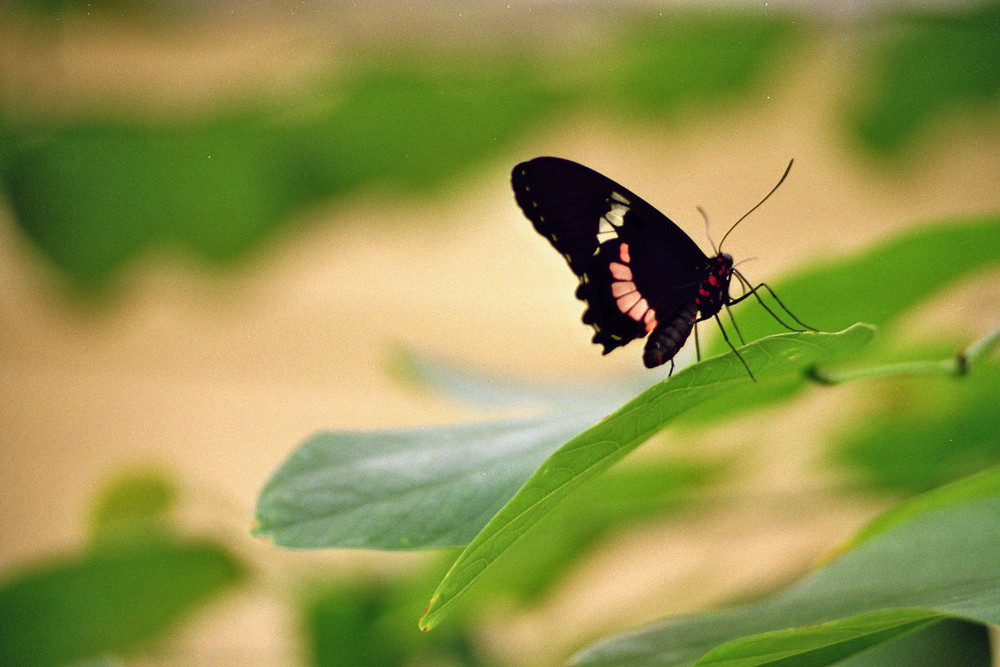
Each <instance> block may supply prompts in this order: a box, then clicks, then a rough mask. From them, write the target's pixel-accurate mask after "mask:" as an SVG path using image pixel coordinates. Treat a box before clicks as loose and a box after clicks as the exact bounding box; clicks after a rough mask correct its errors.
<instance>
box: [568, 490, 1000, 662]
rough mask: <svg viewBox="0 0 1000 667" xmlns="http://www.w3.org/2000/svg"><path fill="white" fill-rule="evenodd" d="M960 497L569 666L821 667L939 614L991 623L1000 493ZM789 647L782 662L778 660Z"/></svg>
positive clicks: (592, 650)
mask: <svg viewBox="0 0 1000 667" xmlns="http://www.w3.org/2000/svg"><path fill="white" fill-rule="evenodd" d="M976 484H979V483H978V482H976ZM962 495H963V494H955V495H954V498H956V499H958V500H957V501H956V502H955V503H953V504H951V505H943V506H942V505H938V506H936V507H934V509H932V510H930V511H927V512H922V513H919V514H916V515H912V516H909V518H908V519H907V520H905V521H902V522H899V523H896V524H894V525H892V526H891V527H889V528H888V529H887V530H885V531H882V532H880V533H878V534H876V535H874V536H872V537H871V538H870V539H866V540H864V541H862V542H860V543H858V544H857V545H856V546H855V547H854V548H853V549H851V550H850V551H848V552H846V553H844V554H843V555H841V556H840V557H839V558H838V559H836V560H835V561H833V562H832V563H830V564H829V565H828V566H826V567H825V568H823V569H822V570H819V571H817V572H816V573H814V574H813V575H811V576H809V577H807V578H805V579H804V580H802V581H801V582H799V583H798V584H796V585H795V586H793V587H791V588H789V589H787V590H785V591H783V592H781V593H778V594H777V595H774V596H773V597H770V598H767V599H765V600H763V601H761V602H758V603H755V604H749V605H744V606H739V607H733V608H729V609H723V610H720V611H713V612H706V613H701V614H694V615H690V616H680V617H676V618H670V619H664V620H662V621H658V622H656V623H653V624H651V625H649V626H646V627H644V628H640V629H638V630H634V631H631V632H629V633H626V634H623V635H621V636H618V637H613V638H610V639H608V640H605V641H603V642H601V643H599V644H596V645H594V646H592V647H589V648H587V649H585V650H584V651H582V652H581V653H579V654H578V655H577V656H576V658H575V660H574V664H579V665H635V664H651V663H655V664H661V665H691V664H695V663H697V661H698V660H699V659H702V658H703V656H704V657H705V658H709V657H711V656H713V655H714V656H720V657H721V656H727V655H728V656H733V657H734V658H735V656H740V659H741V660H742V661H743V662H738V661H737V662H734V663H733V664H757V665H764V664H796V665H799V664H801V665H825V664H831V663H832V662H834V661H836V660H839V659H841V658H843V657H844V656H845V655H849V654H850V653H851V652H854V651H859V650H863V649H864V648H866V647H867V646H869V645H870V644H871V642H872V640H884V639H888V638H891V637H892V636H893V635H894V634H895V633H896V632H897V631H904V630H906V629H907V627H906V626H907V625H908V624H910V625H912V626H913V627H917V626H919V625H920V624H921V623H922V622H924V621H929V620H933V618H934V617H935V616H936V617H938V618H944V617H948V616H951V617H956V618H961V619H966V620H974V621H978V622H979V623H983V624H988V625H996V624H997V623H998V621H1000V561H998V560H997V558H996V546H997V544H1000V522H998V521H997V516H1000V494H993V495H990V496H988V497H979V498H975V499H972V500H968V499H964V498H962ZM831 622H834V624H833V625H819V624H829V623H831ZM765 633H772V634H765ZM840 649H847V651H841V650H840ZM710 651H713V653H709V652H710ZM785 651H790V652H791V653H788V654H785V655H784V658H785V659H786V660H788V662H780V663H777V662H775V660H774V659H775V658H776V657H778V656H780V655H781V654H782V652H785ZM810 651H815V653H812V654H811V655H810ZM824 651H826V652H825V653H824ZM706 654H707V655H706ZM697 664H701V663H697ZM705 664H713V663H710V662H706V663H705ZM727 664H729V663H727Z"/></svg>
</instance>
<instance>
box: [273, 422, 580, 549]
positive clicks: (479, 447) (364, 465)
mask: <svg viewBox="0 0 1000 667" xmlns="http://www.w3.org/2000/svg"><path fill="white" fill-rule="evenodd" d="M593 419H594V418H593V416H592V415H589V414H583V415H573V414H567V415H563V416H561V417H559V418H552V417H546V418H533V419H521V420H513V421H506V422H497V423H486V424H467V425H461V426H446V427H437V428H421V429H408V430H399V431H384V432H375V433H371V432H368V433H366V432H349V431H331V432H325V433H319V434H317V435H315V436H313V437H312V438H311V439H309V440H308V441H306V442H305V443H304V444H303V445H302V446H301V447H300V448H299V449H298V450H296V451H295V453H293V454H292V456H291V457H289V458H288V460H287V461H285V463H283V464H282V466H281V467H280V468H279V469H278V470H277V471H276V472H275V473H274V475H273V476H272V477H271V479H270V480H268V482H267V484H266V485H265V486H264V489H263V490H262V491H261V494H260V497H259V498H258V501H257V510H256V517H257V525H256V527H255V528H254V531H253V532H254V534H256V535H262V536H268V537H270V538H271V539H273V540H274V541H275V543H276V544H279V545H281V546H285V547H294V548H323V547H359V548H367V549H424V548H430V547H446V546H456V545H465V544H468V542H469V540H471V539H472V538H473V537H474V536H475V535H476V533H478V532H479V530H480V529H481V528H482V527H483V526H484V525H486V522H487V521H489V520H490V518H491V517H492V516H493V515H494V514H496V512H497V510H499V509H500V507H502V506H503V504H504V503H505V502H507V500H508V499H510V497H511V496H512V495H514V492H515V491H516V490H517V489H518V487H520V486H521V484H523V483H524V480H526V479H527V478H528V477H529V476H530V475H531V473H532V471H534V470H535V468H537V467H538V465H539V464H540V463H541V462H542V461H543V460H545V457H546V456H548V455H549V454H550V453H551V452H552V451H553V450H555V449H556V447H558V446H559V445H560V444H562V443H563V442H565V441H566V440H567V439H569V438H570V437H572V436H573V435H574V434H576V433H578V432H579V430H580V429H581V428H584V427H585V426H586V425H587V424H588V423H590V422H592V421H593Z"/></svg>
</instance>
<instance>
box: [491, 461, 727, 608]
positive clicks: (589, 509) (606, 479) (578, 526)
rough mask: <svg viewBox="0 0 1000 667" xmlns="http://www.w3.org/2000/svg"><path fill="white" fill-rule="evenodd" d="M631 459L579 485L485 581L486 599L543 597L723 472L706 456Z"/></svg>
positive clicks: (531, 599)
mask: <svg viewBox="0 0 1000 667" xmlns="http://www.w3.org/2000/svg"><path fill="white" fill-rule="evenodd" d="M627 463H628V461H627V460H626V461H624V462H622V464H621V465H619V466H615V467H614V468H612V469H610V470H608V471H607V472H606V473H605V474H603V475H599V476H598V477H597V478H595V479H594V480H592V481H591V482H590V483H588V484H584V485H582V486H579V487H577V488H576V489H574V490H573V492H572V493H570V494H569V495H568V496H567V497H566V499H565V500H563V501H562V502H560V503H559V504H558V505H557V506H556V507H555V508H553V510H552V511H551V512H550V513H549V514H548V515H546V516H545V517H543V518H542V519H541V520H540V521H539V522H538V525H537V526H536V527H535V529H534V530H532V531H530V532H529V533H527V534H525V535H524V537H523V538H521V539H520V540H518V541H517V542H515V543H514V544H513V545H512V546H511V548H510V549H508V550H507V552H506V553H504V555H503V557H502V558H500V559H499V560H498V561H497V563H496V565H495V566H494V567H493V568H492V569H491V570H487V571H486V572H485V573H484V575H483V577H482V579H481V580H480V581H479V582H477V590H478V598H477V599H479V600H490V601H493V600H495V599H496V598H497V597H498V596H502V597H503V598H505V599H506V598H510V597H511V596H516V597H517V599H518V600H519V601H520V602H521V603H522V604H532V603H536V602H538V600H539V599H540V598H542V597H543V596H545V595H546V594H547V593H548V592H550V591H551V590H552V589H553V588H554V587H556V586H557V585H558V584H559V583H560V582H561V581H562V580H563V579H564V578H565V577H568V576H571V575H572V572H573V566H574V565H575V564H576V563H577V562H579V561H580V560H582V559H584V558H585V557H587V556H588V555H590V554H591V553H592V552H593V551H594V550H595V549H597V548H599V547H600V546H601V544H602V543H603V542H604V540H606V539H611V537H612V536H613V535H614V534H615V533H618V532H621V531H625V530H629V529H630V528H633V527H635V526H637V525H639V524H641V523H642V522H643V521H656V520H661V519H662V518H663V517H665V516H669V515H671V514H673V513H676V512H678V511H680V510H681V509H682V508H684V507H687V506H688V505H689V504H690V503H691V501H692V500H693V499H694V498H696V497H697V491H698V490H699V489H703V488H704V487H705V486H706V485H707V484H709V483H711V482H712V481H714V480H715V479H717V478H718V477H719V473H720V469H721V467H722V466H720V465H718V464H712V463H707V462H704V461H697V462H695V461H675V460H670V461H652V462H651V461H643V462H642V463H641V464H636V465H626V464H627Z"/></svg>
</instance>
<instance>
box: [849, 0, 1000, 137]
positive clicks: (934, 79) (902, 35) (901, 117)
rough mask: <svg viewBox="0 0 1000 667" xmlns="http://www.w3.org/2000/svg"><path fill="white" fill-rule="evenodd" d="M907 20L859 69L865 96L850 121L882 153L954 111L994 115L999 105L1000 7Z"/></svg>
mask: <svg viewBox="0 0 1000 667" xmlns="http://www.w3.org/2000/svg"><path fill="white" fill-rule="evenodd" d="M977 4H978V5H979V6H978V7H977V6H975V5H977ZM918 11H919V10H918ZM907 14H909V15H911V17H912V18H910V20H906V19H905V18H903V19H901V20H898V21H895V22H894V23H893V26H892V28H893V29H891V30H885V31H882V32H881V33H878V37H877V38H878V39H879V43H878V44H877V45H876V48H875V49H873V50H872V52H871V53H870V54H869V57H868V59H867V60H868V62H867V63H864V64H862V65H861V66H860V67H858V68H857V70H856V71H859V72H864V73H865V75H863V76H864V77H865V78H867V80H866V81H861V82H856V83H855V85H854V86H853V88H854V90H859V91H864V94H863V97H862V99H859V100H858V101H857V103H856V104H855V107H854V108H853V109H852V110H851V111H850V112H849V114H848V116H849V118H850V123H851V124H852V125H853V128H852V129H853V130H854V133H855V135H856V137H857V139H858V140H859V141H860V142H861V143H862V145H863V146H864V147H865V148H868V149H870V150H873V151H877V152H883V153H893V152H898V151H899V150H900V149H901V148H903V147H905V146H907V145H908V144H910V143H911V142H912V141H913V140H914V139H915V138H916V137H918V136H920V133H921V130H923V129H924V128H925V127H926V126H927V125H929V124H930V121H931V120H933V119H934V118H935V117H942V116H944V115H945V114H946V113H947V112H949V111H951V112H955V111H958V112H964V111H967V110H968V109H970V108H975V107H982V106H987V107H989V106H992V107H993V110H994V112H995V111H996V104H997V102H998V101H1000V39H998V35H1000V3H997V2H988V3H981V4H980V3H970V8H966V9H965V10H964V11H959V12H949V13H947V14H943V13H941V14H931V13H922V14H921V13H917V14H916V15H914V14H913V12H907Z"/></svg>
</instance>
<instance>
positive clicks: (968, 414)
mask: <svg viewBox="0 0 1000 667" xmlns="http://www.w3.org/2000/svg"><path fill="white" fill-rule="evenodd" d="M942 356H943V355H942ZM997 396H1000V367H997V366H996V365H995V364H989V363H981V364H976V365H975V367H973V368H972V369H971V371H970V372H969V373H967V374H965V375H964V376H962V377H961V378H960V379H956V378H954V377H937V376H928V377H919V376H917V377H906V378H888V379H886V380H882V381H878V382H872V383H870V384H869V385H866V387H865V397H864V400H866V401H868V402H869V404H870V405H873V406H875V409H872V410H870V414H869V416H868V417H867V418H866V419H864V420H860V421H858V422H857V423H856V424H853V425H852V426H850V427H849V430H848V431H847V432H846V433H845V434H843V435H842V436H841V437H840V438H838V442H837V443H836V444H835V445H834V448H833V451H832V452H831V458H832V459H833V460H834V461H835V462H836V463H837V464H839V465H841V466H844V467H849V469H851V470H852V471H856V472H857V473H858V475H859V476H860V477H861V479H862V481H864V482H867V483H868V484H870V485H872V486H877V487H879V488H883V489H889V490H891V491H894V492H904V493H915V492H920V491H926V490H928V489H932V488H934V487H937V486H940V485H941V484H944V483H947V482H950V481H953V480H955V479H958V478H961V477H964V476H966V475H969V474H971V473H973V472H976V471H978V470H982V469H984V468H987V467H989V466H992V465H994V464H996V463H998V462H1000V432H998V430H997Z"/></svg>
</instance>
